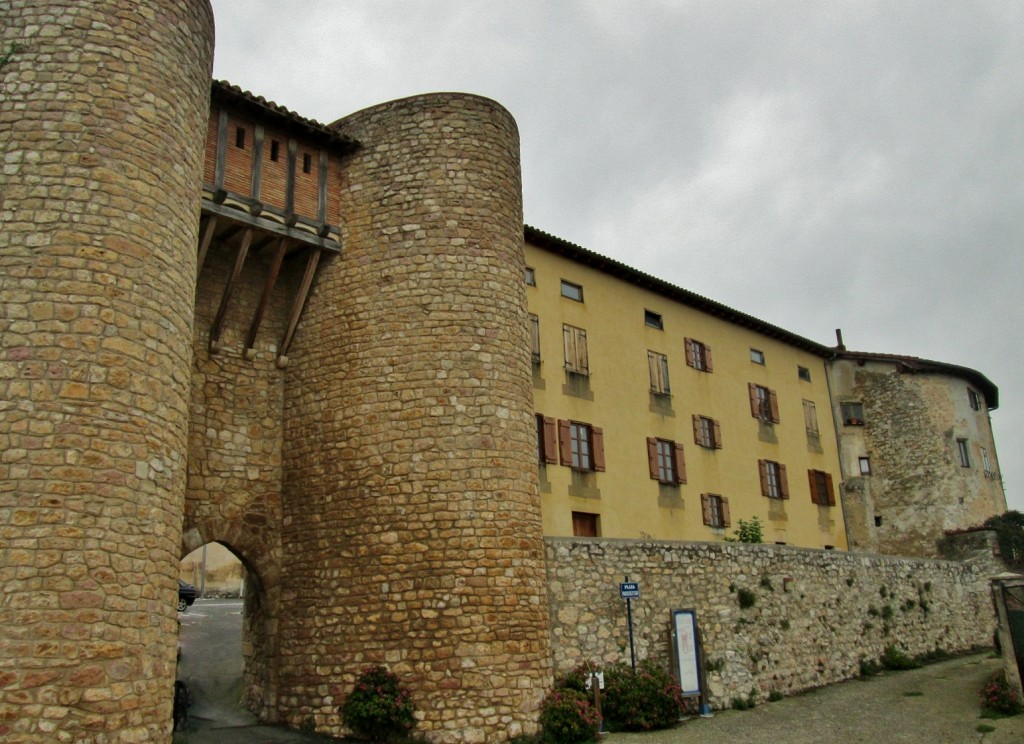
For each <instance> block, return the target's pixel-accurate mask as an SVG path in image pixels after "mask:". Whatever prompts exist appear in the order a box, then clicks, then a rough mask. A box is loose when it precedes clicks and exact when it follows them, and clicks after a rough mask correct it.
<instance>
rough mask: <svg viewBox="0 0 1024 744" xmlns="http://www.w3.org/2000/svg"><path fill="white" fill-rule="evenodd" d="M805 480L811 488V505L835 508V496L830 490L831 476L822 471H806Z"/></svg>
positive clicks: (831, 489)
mask: <svg viewBox="0 0 1024 744" xmlns="http://www.w3.org/2000/svg"><path fill="white" fill-rule="evenodd" d="M807 480H808V483H809V485H810V487H811V503H812V504H817V505H818V506H835V505H836V494H835V491H834V490H833V488H832V476H831V475H830V474H829V473H826V472H824V471H822V470H808V471H807Z"/></svg>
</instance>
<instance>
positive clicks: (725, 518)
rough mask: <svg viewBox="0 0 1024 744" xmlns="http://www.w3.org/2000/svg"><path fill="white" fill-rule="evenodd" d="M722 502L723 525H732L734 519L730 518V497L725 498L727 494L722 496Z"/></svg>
mask: <svg viewBox="0 0 1024 744" xmlns="http://www.w3.org/2000/svg"><path fill="white" fill-rule="evenodd" d="M721 504H722V509H721V511H722V526H723V527H731V526H732V520H731V519H730V518H729V499H727V498H725V496H722V498H721Z"/></svg>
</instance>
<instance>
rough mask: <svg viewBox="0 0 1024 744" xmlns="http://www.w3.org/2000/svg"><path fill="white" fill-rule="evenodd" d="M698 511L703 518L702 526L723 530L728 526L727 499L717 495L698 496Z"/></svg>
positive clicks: (705, 494) (704, 494)
mask: <svg viewBox="0 0 1024 744" xmlns="http://www.w3.org/2000/svg"><path fill="white" fill-rule="evenodd" d="M700 510H701V513H702V514H703V516H704V524H706V525H707V526H708V527H715V528H718V529H720V528H723V527H728V526H729V525H730V521H729V499H727V498H725V497H724V496H719V495H718V494H717V493H702V494H701V495H700Z"/></svg>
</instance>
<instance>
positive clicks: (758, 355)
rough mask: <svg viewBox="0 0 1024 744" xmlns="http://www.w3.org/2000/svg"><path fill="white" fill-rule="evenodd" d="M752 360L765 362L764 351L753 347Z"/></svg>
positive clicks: (758, 362)
mask: <svg viewBox="0 0 1024 744" xmlns="http://www.w3.org/2000/svg"><path fill="white" fill-rule="evenodd" d="M750 361H752V362H753V363H754V364H764V352H763V351H760V350H758V349H751V350H750Z"/></svg>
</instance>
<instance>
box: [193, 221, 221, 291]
mask: <svg viewBox="0 0 1024 744" xmlns="http://www.w3.org/2000/svg"><path fill="white" fill-rule="evenodd" d="M216 230H217V215H215V214H210V215H207V216H206V219H205V224H204V225H203V234H202V237H201V238H200V240H199V258H198V259H197V260H196V276H199V272H200V271H202V270H203V264H204V263H206V252H207V251H208V250H210V242H211V241H212V240H213V234H214V232H215V231H216Z"/></svg>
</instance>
